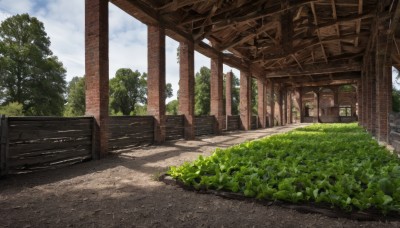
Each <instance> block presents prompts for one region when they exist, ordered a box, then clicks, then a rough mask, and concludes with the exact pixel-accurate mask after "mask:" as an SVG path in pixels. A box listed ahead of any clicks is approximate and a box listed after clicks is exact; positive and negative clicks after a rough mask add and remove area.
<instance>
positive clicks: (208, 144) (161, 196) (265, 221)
mask: <svg viewBox="0 0 400 228" xmlns="http://www.w3.org/2000/svg"><path fill="white" fill-rule="evenodd" d="M305 125H308V124H294V125H290V126H282V127H276V128H268V129H259V130H255V131H250V132H244V131H241V132H232V133H227V134H224V135H219V136H213V137H207V138H205V137H200V138H198V139H197V140H190V141H184V140H179V141H174V142H167V143H165V145H164V146H162V147H160V146H152V147H144V148H142V149H136V150H132V151H128V152H124V153H120V154H114V155H113V156H107V157H106V158H104V159H102V160H97V161H92V162H87V163H81V164H77V165H75V166H74V168H70V167H65V168H62V169H56V170H52V171H45V172H37V173H31V174H26V175H15V176H9V177H8V178H7V179H4V180H2V182H1V183H2V184H1V185H0V205H1V207H0V214H2V215H4V216H2V222H1V226H2V227H43V226H49V227H69V226H71V227H72V226H73V227H75V226H77V227H92V226H94V227H203V226H204V227H222V226H225V227H356V226H357V227H358V226H363V227H391V226H395V227H398V226H400V223H399V222H391V223H380V222H357V221H351V220H347V219H337V218H329V217H326V216H323V215H319V214H302V213H300V212H297V211H293V210H289V209H285V208H282V207H279V206H274V205H270V206H264V205H261V204H258V203H254V202H250V201H239V200H227V199H223V198H220V197H216V196H214V195H205V194H198V193H195V192H189V191H185V190H183V189H181V188H178V187H173V186H168V185H165V184H164V183H162V182H158V181H156V177H157V176H158V175H159V174H160V173H161V172H163V171H165V170H166V169H167V167H169V166H172V165H179V164H182V163H183V162H185V161H192V160H194V159H195V158H197V157H198V156H199V155H209V154H211V152H212V151H213V150H214V148H216V147H228V146H231V145H233V144H237V143H240V142H244V141H246V140H251V139H255V138H260V137H264V136H267V135H270V134H275V133H282V132H286V131H289V130H291V129H294V128H297V127H300V126H305ZM35 218H37V219H35Z"/></svg>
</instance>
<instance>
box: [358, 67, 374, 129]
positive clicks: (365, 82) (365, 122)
mask: <svg viewBox="0 0 400 228" xmlns="http://www.w3.org/2000/svg"><path fill="white" fill-rule="evenodd" d="M367 61H369V60H367ZM361 77H362V80H363V120H362V126H363V127H364V128H365V129H368V121H369V116H370V114H371V113H370V112H371V110H370V109H369V105H370V103H369V102H370V101H369V100H368V96H369V95H368V91H369V90H370V88H369V87H368V78H369V77H375V76H374V75H371V72H370V70H369V67H368V66H367V69H366V72H365V73H364V74H363V75H362V76H361Z"/></svg>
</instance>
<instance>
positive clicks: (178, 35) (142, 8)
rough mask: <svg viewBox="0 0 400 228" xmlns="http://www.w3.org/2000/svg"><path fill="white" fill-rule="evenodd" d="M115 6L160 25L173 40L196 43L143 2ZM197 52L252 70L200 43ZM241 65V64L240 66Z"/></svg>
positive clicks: (116, 0)
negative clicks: (221, 58)
mask: <svg viewBox="0 0 400 228" xmlns="http://www.w3.org/2000/svg"><path fill="white" fill-rule="evenodd" d="M110 1H111V2H112V3H113V4H115V5H116V6H118V7H119V8H121V9H122V10H124V11H125V12H127V13H128V14H129V15H131V16H133V17H135V18H137V19H139V20H140V21H141V22H143V23H145V24H160V25H162V26H164V28H165V29H166V34H167V35H168V36H170V37H171V38H173V39H175V40H177V41H179V42H181V41H191V42H194V40H193V37H192V35H191V34H188V33H186V32H184V31H181V30H179V29H178V28H177V26H176V25H174V24H172V23H171V22H169V21H168V20H166V19H164V18H163V16H161V15H159V14H158V13H157V12H156V10H154V9H152V8H151V7H149V6H148V5H146V4H145V3H144V2H143V1H142V0H134V1H132V0H110ZM195 50H196V51H198V52H200V53H201V54H203V55H205V56H207V57H209V58H212V57H215V56H218V55H220V54H222V55H223V56H224V60H226V61H227V62H226V64H227V65H229V66H231V67H234V68H238V69H250V63H247V62H245V61H243V60H242V59H241V58H238V57H236V56H229V57H227V54H223V53H222V52H220V51H218V50H216V49H215V48H213V47H211V46H209V45H208V44H206V43H204V42H202V41H198V42H195ZM239 63H240V64H239Z"/></svg>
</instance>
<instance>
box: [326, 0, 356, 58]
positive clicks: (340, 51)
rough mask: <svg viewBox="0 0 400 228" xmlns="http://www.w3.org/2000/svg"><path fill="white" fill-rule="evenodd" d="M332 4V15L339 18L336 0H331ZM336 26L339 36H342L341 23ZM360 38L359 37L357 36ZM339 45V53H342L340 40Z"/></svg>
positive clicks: (335, 18)
mask: <svg viewBox="0 0 400 228" xmlns="http://www.w3.org/2000/svg"><path fill="white" fill-rule="evenodd" d="M331 4H332V17H333V19H334V20H335V21H336V20H337V11H336V2H335V0H331ZM335 27H336V34H337V36H338V37H340V25H339V24H338V23H336V24H335ZM356 39H357V40H358V37H357V38H356ZM338 46H339V53H342V43H341V42H340V41H338Z"/></svg>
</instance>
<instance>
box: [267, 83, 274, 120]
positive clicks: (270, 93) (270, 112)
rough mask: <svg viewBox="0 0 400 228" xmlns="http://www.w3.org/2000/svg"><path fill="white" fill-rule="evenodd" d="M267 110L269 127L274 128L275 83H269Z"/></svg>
mask: <svg viewBox="0 0 400 228" xmlns="http://www.w3.org/2000/svg"><path fill="white" fill-rule="evenodd" d="M267 94H268V95H267V97H268V99H267V110H268V126H269V127H273V126H274V115H275V101H274V83H273V82H272V81H268V83H267Z"/></svg>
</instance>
